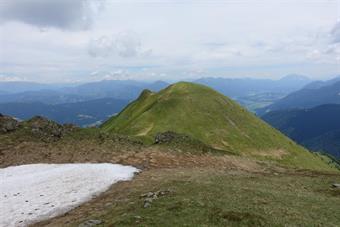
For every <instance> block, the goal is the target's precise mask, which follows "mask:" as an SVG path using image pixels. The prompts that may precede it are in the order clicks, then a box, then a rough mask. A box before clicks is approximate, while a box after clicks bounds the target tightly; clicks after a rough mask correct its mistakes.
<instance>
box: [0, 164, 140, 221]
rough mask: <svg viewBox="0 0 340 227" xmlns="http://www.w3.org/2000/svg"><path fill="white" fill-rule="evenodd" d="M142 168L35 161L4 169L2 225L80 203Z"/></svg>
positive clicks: (41, 217) (48, 215) (1, 173)
mask: <svg viewBox="0 0 340 227" xmlns="http://www.w3.org/2000/svg"><path fill="white" fill-rule="evenodd" d="M136 172H138V169H136V168H134V167H132V166H122V165H117V164H107V163H104V164H32V165H22V166H12V167H8V168H4V169H0V210H1V212H0V226H27V225H28V224H32V223H34V222H37V221H41V220H45V219H49V218H52V217H55V216H58V215H61V214H63V213H66V212H67V211H69V210H71V209H72V208H75V207H77V206H79V205H80V204H81V203H84V202H86V201H88V200H90V199H92V198H93V197H95V196H97V195H98V194H100V193H102V192H104V191H106V190H107V189H109V187H110V186H111V185H112V184H114V183H116V182H118V181H126V180H131V179H132V178H133V176H134V173H136Z"/></svg>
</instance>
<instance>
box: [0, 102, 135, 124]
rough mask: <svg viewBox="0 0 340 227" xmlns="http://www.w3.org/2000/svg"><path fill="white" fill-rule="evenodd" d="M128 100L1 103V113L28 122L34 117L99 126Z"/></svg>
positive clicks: (117, 111) (61, 122)
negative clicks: (53, 103)
mask: <svg viewBox="0 0 340 227" xmlns="http://www.w3.org/2000/svg"><path fill="white" fill-rule="evenodd" d="M128 103H129V101H128V100H123V99H112V98H103V99H95V100H91V101H84V102H76V103H64V104H55V105H52V104H44V103H41V102H35V103H15V102H14V103H0V112H1V113H3V114H6V115H10V116H14V117H16V118H19V119H22V120H27V119H30V118H32V117H34V116H37V115H39V116H44V117H47V118H49V119H51V120H54V121H56V122H58V123H60V124H64V123H71V124H76V125H78V126H89V125H92V124H93V125H98V124H101V123H102V122H103V121H105V120H107V119H108V118H109V117H111V116H112V115H114V114H116V113H119V112H120V111H121V110H122V109H123V108H124V107H125V106H126V105H127V104H128Z"/></svg>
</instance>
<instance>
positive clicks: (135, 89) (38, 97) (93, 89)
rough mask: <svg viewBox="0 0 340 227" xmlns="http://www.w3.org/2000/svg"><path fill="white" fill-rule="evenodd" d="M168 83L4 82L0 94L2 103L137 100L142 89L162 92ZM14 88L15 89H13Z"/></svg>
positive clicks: (127, 81)
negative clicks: (76, 83) (64, 84)
mask: <svg viewBox="0 0 340 227" xmlns="http://www.w3.org/2000/svg"><path fill="white" fill-rule="evenodd" d="M25 84H27V86H25ZM167 85H168V83H166V82H163V81H156V82H150V83H148V82H140V81H134V80H104V81H99V82H93V83H87V84H82V85H77V86H71V85H68V86H61V85H55V86H53V85H49V84H37V83H29V82H2V83H0V91H3V92H6V93H5V94H1V93H0V103H8V102H20V103H31V102H41V103H45V104H61V103H72V102H83V101H89V100H93V99H101V98H115V99H124V100H133V99H135V98H136V97H138V95H139V94H140V92H141V91H142V90H143V89H145V88H147V89H150V90H153V91H158V90H160V89H162V88H164V87H166V86H167ZM11 88H13V89H12V91H11ZM15 91H16V92H15ZM0 111H1V110H0Z"/></svg>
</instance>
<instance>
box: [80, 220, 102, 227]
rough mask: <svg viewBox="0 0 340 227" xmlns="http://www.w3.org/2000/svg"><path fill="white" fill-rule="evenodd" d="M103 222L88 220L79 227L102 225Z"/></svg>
mask: <svg viewBox="0 0 340 227" xmlns="http://www.w3.org/2000/svg"><path fill="white" fill-rule="evenodd" d="M102 223H103V221H101V220H96V219H91V220H87V221H85V222H83V223H81V224H80V225H79V227H91V226H96V225H100V224H102Z"/></svg>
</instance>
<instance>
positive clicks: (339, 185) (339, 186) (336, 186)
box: [332, 184, 340, 188]
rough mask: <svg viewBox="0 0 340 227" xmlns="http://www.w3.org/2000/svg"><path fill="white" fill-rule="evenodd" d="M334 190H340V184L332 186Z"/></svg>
mask: <svg viewBox="0 0 340 227" xmlns="http://www.w3.org/2000/svg"><path fill="white" fill-rule="evenodd" d="M332 187H333V188H340V184H332Z"/></svg>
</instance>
